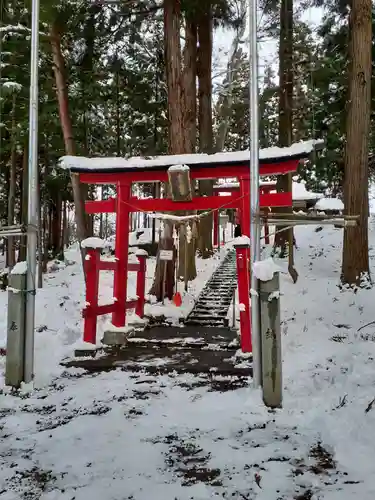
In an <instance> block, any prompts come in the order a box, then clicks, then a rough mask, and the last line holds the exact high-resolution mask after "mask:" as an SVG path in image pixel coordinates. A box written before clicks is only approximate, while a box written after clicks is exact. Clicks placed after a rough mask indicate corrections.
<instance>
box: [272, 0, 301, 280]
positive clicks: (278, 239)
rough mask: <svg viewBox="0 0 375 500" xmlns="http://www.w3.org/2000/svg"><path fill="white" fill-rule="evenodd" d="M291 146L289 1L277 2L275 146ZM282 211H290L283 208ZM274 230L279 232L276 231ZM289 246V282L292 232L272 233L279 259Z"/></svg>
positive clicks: (285, 187)
mask: <svg viewBox="0 0 375 500" xmlns="http://www.w3.org/2000/svg"><path fill="white" fill-rule="evenodd" d="M292 142H293V0H281V5H280V46H279V146H280V147H287V146H290V145H291V144H292ZM291 190H292V175H291V174H288V175H280V176H279V177H278V179H277V191H278V192H285V191H291ZM283 211H284V212H285V211H290V212H291V211H292V207H291V208H283ZM278 229H280V230H281V229H283V228H282V227H279V228H278ZM288 246H289V268H290V269H289V271H290V272H291V275H292V278H293V281H296V279H297V276H298V275H297V276H295V274H294V273H293V270H294V262H293V229H292V228H291V229H290V230H288V231H281V232H278V233H276V235H275V242H274V252H275V253H278V254H279V256H280V257H285V256H286V255H287V247H288Z"/></svg>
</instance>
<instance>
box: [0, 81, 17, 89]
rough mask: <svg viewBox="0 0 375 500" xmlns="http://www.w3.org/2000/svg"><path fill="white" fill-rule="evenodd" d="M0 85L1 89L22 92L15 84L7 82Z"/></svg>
mask: <svg viewBox="0 0 375 500" xmlns="http://www.w3.org/2000/svg"><path fill="white" fill-rule="evenodd" d="M1 85H2V86H3V88H5V89H9V90H12V91H14V92H19V91H20V90H22V85H21V84H19V83H17V82H10V81H7V82H3V83H2V84H1Z"/></svg>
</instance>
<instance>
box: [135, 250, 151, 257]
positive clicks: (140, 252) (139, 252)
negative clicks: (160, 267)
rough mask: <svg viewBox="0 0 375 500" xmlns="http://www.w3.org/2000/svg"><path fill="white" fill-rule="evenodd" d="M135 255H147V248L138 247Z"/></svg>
mask: <svg viewBox="0 0 375 500" xmlns="http://www.w3.org/2000/svg"><path fill="white" fill-rule="evenodd" d="M135 255H136V256H137V257H138V256H139V257H148V252H147V250H143V248H138V249H137V251H136V252H135Z"/></svg>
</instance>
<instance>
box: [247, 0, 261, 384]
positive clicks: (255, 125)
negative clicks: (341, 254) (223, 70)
mask: <svg viewBox="0 0 375 500" xmlns="http://www.w3.org/2000/svg"><path fill="white" fill-rule="evenodd" d="M248 18H249V66H250V81H249V85H250V89H249V91H250V102H249V104H250V110H249V111H250V215H251V219H250V255H251V259H250V260H251V262H250V264H251V289H252V290H254V291H258V280H257V278H256V276H255V274H254V273H253V272H252V263H253V262H256V261H257V260H259V258H260V225H259V222H260V221H259V215H258V214H259V110H258V105H259V103H258V50H257V49H258V47H257V20H258V16H257V0H249V13H248ZM251 336H252V347H253V380H254V386H255V387H259V386H260V385H261V384H262V369H261V344H260V306H259V297H258V295H256V294H254V293H253V294H252V297H251Z"/></svg>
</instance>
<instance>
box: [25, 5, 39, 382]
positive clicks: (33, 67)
mask: <svg viewBox="0 0 375 500" xmlns="http://www.w3.org/2000/svg"><path fill="white" fill-rule="evenodd" d="M38 65H39V0H33V1H32V17H31V61H30V101H29V199H28V226H29V227H28V234H27V280H26V286H27V295H26V325H25V360H24V375H25V382H26V383H29V382H31V381H32V379H33V377H34V328H35V288H36V258H37V257H36V253H37V243H38V241H37V238H38V233H37V231H35V228H36V227H37V225H38V185H37V184H38V69H39V68H38Z"/></svg>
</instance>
